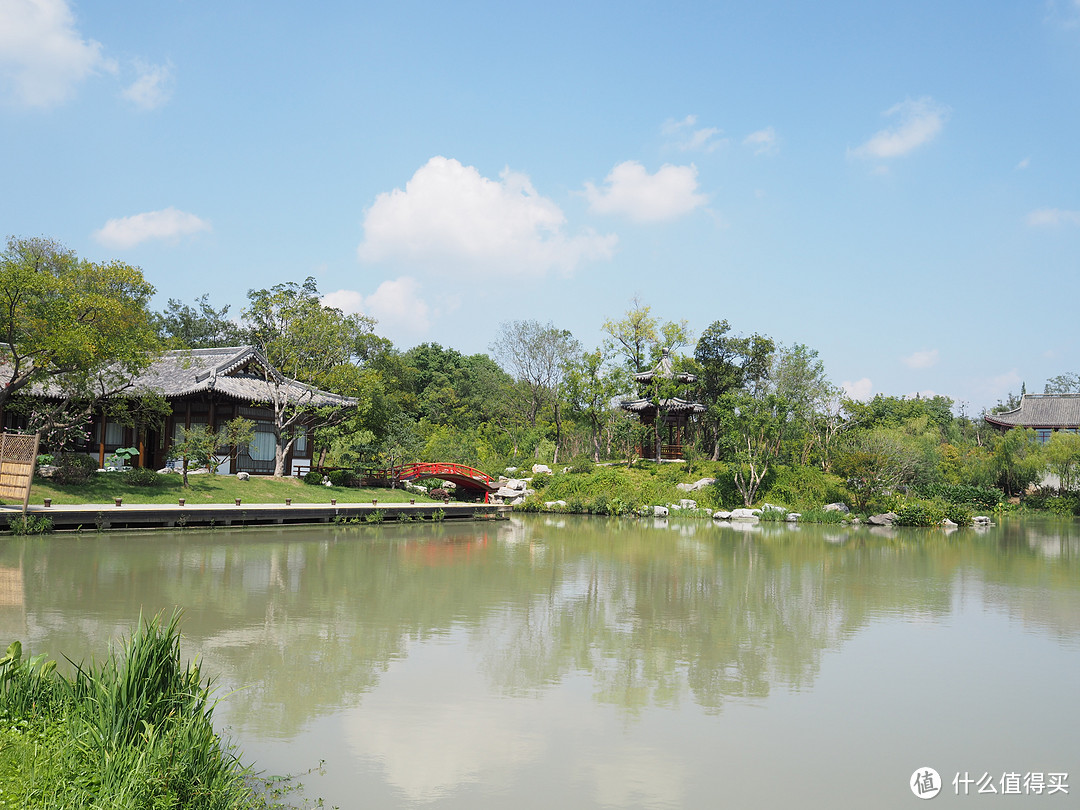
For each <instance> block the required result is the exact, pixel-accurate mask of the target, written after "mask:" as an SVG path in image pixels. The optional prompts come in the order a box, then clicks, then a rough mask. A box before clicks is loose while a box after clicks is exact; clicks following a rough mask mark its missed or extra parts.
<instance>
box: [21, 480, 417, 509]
mask: <svg viewBox="0 0 1080 810" xmlns="http://www.w3.org/2000/svg"><path fill="white" fill-rule="evenodd" d="M188 483H189V484H190V486H188V487H187V488H186V489H185V488H184V487H183V486H181V480H180V475H179V474H172V473H169V474H162V475H160V476H159V481H158V483H157V485H156V486H151V487H137V486H132V485H131V484H129V483H127V482H126V481H125V479H124V476H123V474H122V473H95V474H94V477H93V478H92V479H91V480H90V482H89V483H86V484H79V485H67V486H61V485H59V484H54V483H52V482H50V481H47V480H45V479H40V478H35V479H34V485H33V486H32V487H31V488H30V503H31V504H37V505H40V504H41V501H42V499H43V498H52V502H53V504H54V505H56V506H65V505H73V504H83V503H112V502H113V498H117V497H122V498H123V499H124V503H126V504H136V503H168V504H174V505H175V504H176V501H177V498H186V499H187V502H188V503H189V504H204V503H233V501H234V500H235V499H236V498H242V499H243V501H244V503H251V504H257V503H281V504H283V503H285V499H286V498H292V501H293V503H330V499H331V498H336V499H337V502H338V503H371V499H372V498H378V499H379V501H380V502H381V503H408V502H409V499H410V498H415V499H416V501H417V503H433V501H432V499H431V498H428V497H426V496H424V495H420V494H416V493H411V492H409V491H408V490H404V489H374V488H372V489H352V488H348V487H324V486H316V485H312V484H305V483H304V482H303V481H302V480H300V479H299V478H273V477H271V476H254V475H253V476H252V477H251V478H250V479H248V480H247V481H238V480H237V479H236V476H234V475H205V474H203V475H189V476H188ZM0 502H2V503H9V504H10V503H15V501H13V500H11V499H10V498H9V499H7V500H4V501H0Z"/></svg>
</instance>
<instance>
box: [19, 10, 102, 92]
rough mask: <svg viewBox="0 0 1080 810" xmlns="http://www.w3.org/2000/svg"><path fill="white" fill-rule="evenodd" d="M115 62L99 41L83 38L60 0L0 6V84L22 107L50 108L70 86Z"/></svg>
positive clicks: (69, 90) (71, 88)
mask: <svg viewBox="0 0 1080 810" xmlns="http://www.w3.org/2000/svg"><path fill="white" fill-rule="evenodd" d="M103 70H104V71H108V72H115V71H116V64H115V63H114V62H113V61H112V60H110V59H107V58H106V57H105V56H104V55H103V54H102V46H101V43H100V42H96V41H94V40H92V39H84V38H83V36H82V35H81V34H80V33H79V32H78V31H77V30H76V28H75V17H74V15H73V14H72V13H71V9H70V8H69V7H68V4H67V3H66V2H65V0H3V2H0V82H2V84H3V85H5V86H6V87H7V88H9V89H10V92H12V93H13V94H14V96H15V98H16V99H17V101H18V102H19V103H21V104H25V105H27V106H31V107H51V106H53V105H56V104H59V103H60V102H62V101H65V100H66V99H67V98H69V97H70V96H71V94H72V93H73V92H74V90H75V86H76V85H78V84H79V83H80V82H81V81H83V80H84V79H86V78H87V77H89V76H91V75H93V74H95V73H98V72H100V71H103Z"/></svg>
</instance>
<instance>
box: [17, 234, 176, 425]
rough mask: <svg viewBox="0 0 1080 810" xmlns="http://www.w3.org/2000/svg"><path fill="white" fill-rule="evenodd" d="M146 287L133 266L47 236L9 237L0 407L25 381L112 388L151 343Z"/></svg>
mask: <svg viewBox="0 0 1080 810" xmlns="http://www.w3.org/2000/svg"><path fill="white" fill-rule="evenodd" d="M153 293H154V288H153V287H152V286H151V285H150V284H149V283H148V282H147V281H146V280H145V279H144V278H143V275H142V271H141V270H140V269H139V268H137V267H132V266H130V265H127V264H124V263H123V262H118V261H112V262H101V263H95V262H90V261H86V260H84V259H79V258H78V257H77V256H76V255H75V254H74V253H73V252H72V251H70V250H68V249H67V248H66V247H64V246H63V245H61V244H59V243H58V242H55V241H53V240H51V239H44V238H31V239H17V238H15V237H11V238H10V239H8V242H7V249H6V250H5V251H4V253H3V254H2V255H0V344H3V345H2V347H0V359H2V364H0V408H2V407H3V406H4V404H5V403H6V402H7V400H8V399H9V398H10V397H11V396H12V395H13V394H15V393H17V392H18V391H19V390H20V389H23V388H25V387H26V386H27V385H30V384H31V383H38V382H40V383H44V382H53V383H55V384H57V386H58V388H59V389H60V391H61V393H63V394H67V395H71V394H77V395H81V396H93V395H94V394H95V393H98V394H100V393H102V391H103V390H118V389H120V388H122V387H124V386H125V385H126V382H127V380H129V379H130V378H131V376H133V375H134V374H136V373H137V372H139V371H140V370H142V369H143V368H145V367H146V366H147V365H148V364H149V363H150V361H151V359H152V358H153V355H154V353H155V352H156V350H157V349H158V348H159V345H160V344H159V341H158V339H157V335H156V333H155V331H154V328H153V322H152V316H151V313H150V310H149V308H148V305H149V301H150V297H151V296H152V295H153Z"/></svg>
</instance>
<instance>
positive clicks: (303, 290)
mask: <svg viewBox="0 0 1080 810" xmlns="http://www.w3.org/2000/svg"><path fill="white" fill-rule="evenodd" d="M244 318H245V326H246V334H247V336H248V339H249V340H250V341H251V343H252V344H253V345H254V346H255V347H256V348H258V349H259V350H260V351H261V352H262V353H263V354H264V355H265V356H266V358H267V359H268V360H269V361H270V364H271V366H272V367H273V369H264V381H265V383H266V392H267V400H268V402H269V404H270V408H271V410H272V412H273V429H274V440H275V452H274V475H276V476H281V475H284V473H285V457H286V455H287V454H288V452H289V450H290V449H291V448H292V446H293V444H294V443H295V442H296V440H297V439H298V438H299V437H300V436H301V435H303V431H304V428H305V425H307V424H311V423H313V424H315V425H318V426H322V427H325V426H328V425H333V424H335V423H338V422H341V421H343V420H345V419H347V418H349V417H350V415H351V414H350V411H349V410H347V409H344V408H337V407H320V404H319V402H318V395H317V393H316V392H315V391H314V390H312V388H307V387H305V388H303V389H302V390H298V389H297V387H296V386H294V385H293V384H291V383H290V382H289V379H288V378H292V379H293V380H298V381H299V382H301V383H304V384H306V386H315V387H318V388H322V389H324V390H328V391H331V392H335V393H340V394H343V395H346V396H354V397H355V396H357V395H358V394H362V393H363V389H364V385H365V381H366V380H368V381H369V380H371V379H372V378H370V377H365V375H364V374H363V373H362V372H361V369H360V368H359V366H358V364H357V360H358V357H359V355H360V353H361V352H362V351H364V350H365V348H366V347H368V346H369V345H370V344H371V340H370V338H371V336H372V333H373V332H374V328H375V320H374V319H373V318H369V317H367V316H364V315H346V314H345V313H343V312H342V311H341V310H339V309H335V308H334V307H327V306H323V305H322V303H321V302H320V300H319V290H318V285H317V284H316V282H315V279H314V278H311V277H309V278H307V279H306V280H305V281H304V283H303V284H297V283H295V282H288V283H285V284H278V285H275V286H274V287H271V288H269V289H263V290H249V291H248V306H247V308H245V309H244ZM278 372H280V373H278Z"/></svg>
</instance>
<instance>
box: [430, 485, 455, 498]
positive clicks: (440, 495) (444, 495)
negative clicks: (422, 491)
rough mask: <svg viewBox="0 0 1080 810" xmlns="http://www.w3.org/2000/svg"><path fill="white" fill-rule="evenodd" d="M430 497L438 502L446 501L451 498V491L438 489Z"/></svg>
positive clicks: (431, 492)
mask: <svg viewBox="0 0 1080 810" xmlns="http://www.w3.org/2000/svg"><path fill="white" fill-rule="evenodd" d="M428 495H430V496H431V497H432V498H434V499H435V500H436V501H445V500H446V499H447V498H449V497H450V493H449V491H447V490H445V489H443V488H442V487H436V488H435V489H433V490H431V491H430V492H429V493H428Z"/></svg>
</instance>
